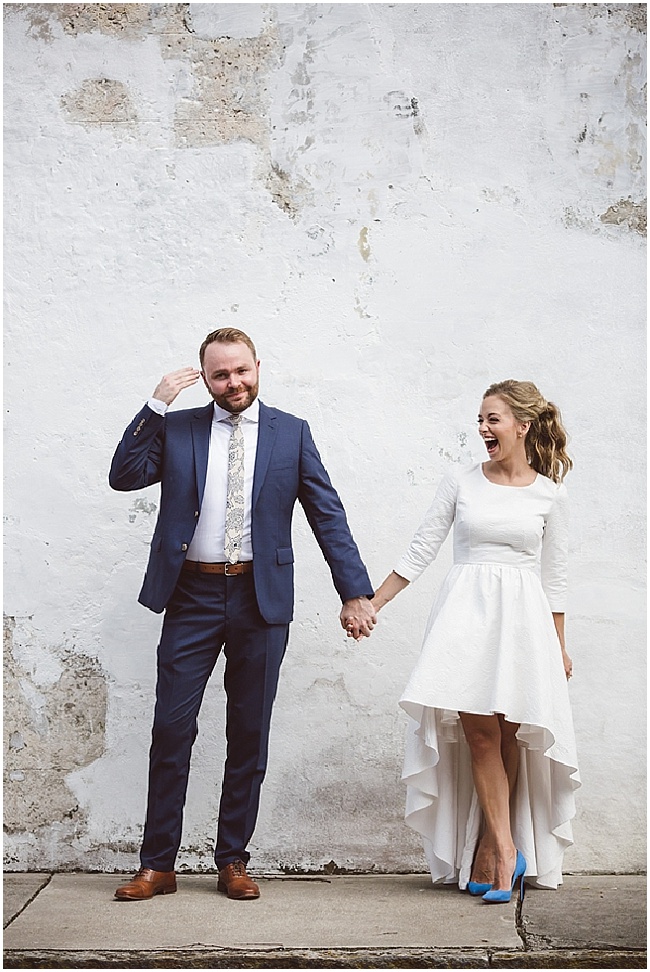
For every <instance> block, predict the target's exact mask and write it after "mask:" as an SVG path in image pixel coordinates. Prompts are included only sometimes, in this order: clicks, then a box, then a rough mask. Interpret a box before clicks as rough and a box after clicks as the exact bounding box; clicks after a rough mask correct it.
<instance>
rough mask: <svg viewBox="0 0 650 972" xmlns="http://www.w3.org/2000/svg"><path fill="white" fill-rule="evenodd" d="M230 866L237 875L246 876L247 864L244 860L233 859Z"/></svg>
mask: <svg viewBox="0 0 650 972" xmlns="http://www.w3.org/2000/svg"><path fill="white" fill-rule="evenodd" d="M230 866H231V867H232V873H233V874H236V875H237V877H246V866H245V864H244V862H243V861H233V862H232V864H231V865H230Z"/></svg>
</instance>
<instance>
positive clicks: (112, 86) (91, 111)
mask: <svg viewBox="0 0 650 972" xmlns="http://www.w3.org/2000/svg"><path fill="white" fill-rule="evenodd" d="M61 105H62V107H63V108H64V109H65V110H66V112H67V113H68V120H69V121H72V122H77V123H78V124H81V125H129V126H133V125H135V123H136V121H137V118H138V116H137V114H136V111H135V107H134V105H133V102H132V100H131V95H130V94H129V89H128V88H127V86H126V85H125V84H123V83H122V82H121V81H113V80H111V79H109V78H91V79H88V80H87V81H84V82H83V84H82V85H81V87H80V88H79V89H78V90H77V91H70V92H68V93H67V94H64V95H62V96H61Z"/></svg>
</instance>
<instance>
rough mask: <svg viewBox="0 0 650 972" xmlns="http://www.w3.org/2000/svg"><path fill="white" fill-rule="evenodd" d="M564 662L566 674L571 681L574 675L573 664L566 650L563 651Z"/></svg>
mask: <svg viewBox="0 0 650 972" xmlns="http://www.w3.org/2000/svg"><path fill="white" fill-rule="evenodd" d="M562 662H563V663H564V674H565V675H566V677H567V679H569V678H571V676H572V675H573V662H572V661H571V659H570V658H569V656H568V655H567V652H566V648H563V649H562Z"/></svg>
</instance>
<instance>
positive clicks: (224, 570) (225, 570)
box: [223, 563, 237, 577]
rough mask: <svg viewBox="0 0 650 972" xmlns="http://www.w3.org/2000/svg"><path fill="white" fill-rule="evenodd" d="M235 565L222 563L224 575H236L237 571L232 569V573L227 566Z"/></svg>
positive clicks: (233, 565)
mask: <svg viewBox="0 0 650 972" xmlns="http://www.w3.org/2000/svg"><path fill="white" fill-rule="evenodd" d="M236 566H237V564H231V563H227V564H224V565H223V572H224V574H225V575H226V577H236V576H237V571H233V572H232V574H231V573H230V571H229V570H228V568H229V567H236Z"/></svg>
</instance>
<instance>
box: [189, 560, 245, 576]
mask: <svg viewBox="0 0 650 972" xmlns="http://www.w3.org/2000/svg"><path fill="white" fill-rule="evenodd" d="M252 569H253V561H252V560H245V561H243V562H242V563H240V564H202V563H200V562H199V561H198V560H186V561H185V563H184V564H183V570H191V571H192V573H193V574H225V575H226V577H235V576H237V575H238V574H249V573H250V572H251V570H252Z"/></svg>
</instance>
